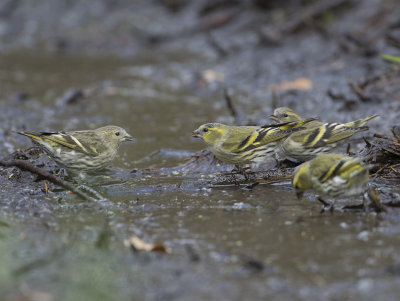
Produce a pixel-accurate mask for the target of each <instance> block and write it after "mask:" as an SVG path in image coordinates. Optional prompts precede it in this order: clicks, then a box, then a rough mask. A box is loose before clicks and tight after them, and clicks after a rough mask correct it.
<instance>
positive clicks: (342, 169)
mask: <svg viewBox="0 0 400 301" xmlns="http://www.w3.org/2000/svg"><path fill="white" fill-rule="evenodd" d="M364 172H367V169H366V168H365V167H363V166H362V165H361V164H360V160H359V159H356V158H354V159H342V160H339V161H337V163H336V164H333V165H332V166H331V167H330V168H329V169H328V170H326V172H324V173H323V174H322V175H321V176H320V178H319V181H320V182H321V183H324V182H326V181H328V180H329V179H332V178H333V177H336V176H339V177H341V178H342V179H344V180H346V181H348V180H349V179H350V178H352V177H354V176H355V175H356V174H360V173H364Z"/></svg>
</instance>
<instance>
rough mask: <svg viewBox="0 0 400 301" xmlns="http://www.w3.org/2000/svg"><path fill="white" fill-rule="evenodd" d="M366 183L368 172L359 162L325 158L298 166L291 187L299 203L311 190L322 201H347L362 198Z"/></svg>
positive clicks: (333, 156)
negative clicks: (353, 197) (349, 198)
mask: <svg viewBox="0 0 400 301" xmlns="http://www.w3.org/2000/svg"><path fill="white" fill-rule="evenodd" d="M368 181H369V172H368V169H367V167H366V166H364V165H363V164H362V163H361V161H360V159H358V158H352V157H349V156H346V155H339V154H324V155H320V156H317V157H315V158H314V159H312V160H310V161H307V162H305V163H303V164H301V165H299V166H297V168H296V169H295V171H294V173H293V179H292V186H293V189H294V190H295V192H296V195H297V197H298V198H299V199H300V198H301V197H302V196H303V192H304V191H305V190H308V189H313V190H314V191H315V192H316V193H317V194H319V195H320V196H322V197H331V198H342V197H343V198H346V197H351V196H358V195H362V194H363V193H364V192H365V191H366V189H367V184H368Z"/></svg>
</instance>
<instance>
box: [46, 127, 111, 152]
mask: <svg viewBox="0 0 400 301" xmlns="http://www.w3.org/2000/svg"><path fill="white" fill-rule="evenodd" d="M40 138H41V139H42V140H43V141H44V142H48V143H50V144H51V145H52V146H53V147H57V146H58V147H59V146H63V147H66V148H69V149H72V150H75V151H77V152H81V153H84V154H86V155H89V156H98V155H100V154H101V153H102V152H104V151H105V150H106V147H105V146H104V144H103V141H102V140H101V139H100V137H99V136H98V135H97V134H96V133H95V132H92V131H77V132H69V133H64V132H57V133H44V132H43V133H41V134H40Z"/></svg>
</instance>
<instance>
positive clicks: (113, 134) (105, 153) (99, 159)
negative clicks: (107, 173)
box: [18, 125, 133, 173]
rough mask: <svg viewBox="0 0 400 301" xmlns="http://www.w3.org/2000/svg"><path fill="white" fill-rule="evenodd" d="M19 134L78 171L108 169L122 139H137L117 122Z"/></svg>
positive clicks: (67, 166) (65, 166) (72, 169)
mask: <svg viewBox="0 0 400 301" xmlns="http://www.w3.org/2000/svg"><path fill="white" fill-rule="evenodd" d="M18 134H21V135H24V136H27V137H29V138H31V139H32V141H34V142H35V143H36V144H38V145H39V147H40V148H41V149H42V150H44V151H45V152H46V153H47V154H48V155H50V156H51V157H53V158H54V160H55V161H56V163H57V164H59V165H60V166H61V167H64V168H66V169H68V170H70V171H72V172H78V173H81V172H92V171H97V170H101V169H103V168H105V167H106V166H107V165H108V164H109V163H110V162H111V161H112V160H113V159H114V158H115V156H116V154H117V151H118V148H119V146H120V144H121V142H124V141H131V140H133V137H132V136H131V135H129V134H128V133H127V132H126V131H125V130H124V129H123V128H120V127H118V126H113V125H108V126H104V127H101V128H98V129H95V130H87V131H71V132H41V133H37V134H36V133H24V132H18Z"/></svg>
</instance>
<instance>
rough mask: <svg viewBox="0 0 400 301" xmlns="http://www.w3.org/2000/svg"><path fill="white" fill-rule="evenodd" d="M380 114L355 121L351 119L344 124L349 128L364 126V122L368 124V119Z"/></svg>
mask: <svg viewBox="0 0 400 301" xmlns="http://www.w3.org/2000/svg"><path fill="white" fill-rule="evenodd" d="M378 116H379V115H378V114H375V115H372V116H368V117H366V118H364V119H358V120H354V121H350V122H348V123H345V124H344V125H345V126H346V127H349V128H358V127H362V126H363V125H364V124H366V123H367V122H368V121H370V120H371V119H374V118H375V117H378Z"/></svg>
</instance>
